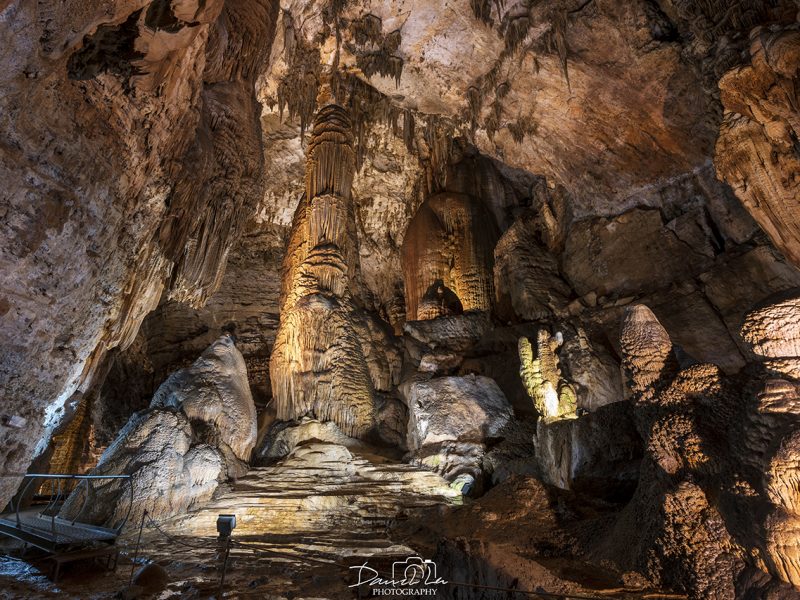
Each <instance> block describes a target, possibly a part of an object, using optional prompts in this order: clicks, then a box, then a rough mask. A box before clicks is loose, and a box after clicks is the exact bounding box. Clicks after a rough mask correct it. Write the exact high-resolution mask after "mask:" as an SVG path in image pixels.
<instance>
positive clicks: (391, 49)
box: [348, 14, 403, 86]
mask: <svg viewBox="0 0 800 600" xmlns="http://www.w3.org/2000/svg"><path fill="white" fill-rule="evenodd" d="M350 31H351V33H352V35H353V39H354V41H355V44H354V45H353V44H351V45H350V46H349V47H348V50H350V52H351V53H352V54H354V55H355V57H356V65H357V66H358V68H359V69H361V71H362V72H363V73H364V75H365V76H366V77H367V78H370V77H372V76H373V75H375V74H378V75H381V76H384V77H392V78H393V79H394V80H395V83H396V85H397V86H399V85H400V77H401V76H402V74H403V59H402V57H400V56H398V55H397V51H398V49H399V48H400V43H401V41H402V35H401V33H400V30H399V29H396V30H394V31H392V32H391V33H389V34H387V35H383V21H382V20H381V19H380V17H376V16H375V15H373V14H368V15H365V16H364V17H362V18H361V19H356V20H354V21H353V22H352V23H351V24H350Z"/></svg>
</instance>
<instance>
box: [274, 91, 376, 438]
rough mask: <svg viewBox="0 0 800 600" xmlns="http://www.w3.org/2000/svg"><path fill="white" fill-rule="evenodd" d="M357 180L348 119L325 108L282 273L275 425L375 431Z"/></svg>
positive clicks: (315, 130)
mask: <svg viewBox="0 0 800 600" xmlns="http://www.w3.org/2000/svg"><path fill="white" fill-rule="evenodd" d="M354 175H355V152H354V149H353V133H352V127H351V122H350V117H349V115H348V114H347V111H345V110H344V109H343V108H342V107H341V106H338V105H336V104H328V105H326V106H323V107H322V108H321V109H320V110H319V112H318V114H317V117H316V119H315V121H314V127H313V131H312V134H311V141H310V143H309V146H308V152H307V159H306V192H305V197H304V198H303V200H302V201H301V202H300V205H299V206H298V208H297V212H296V213H295V216H294V222H293V223H292V233H291V237H290V240H289V247H288V249H287V253H286V259H285V261H284V266H283V289H282V292H281V322H280V325H279V327H278V332H277V336H276V339H275V346H274V348H273V351H272V355H271V357H270V378H271V381H272V392H273V396H274V398H275V401H276V407H277V416H278V419H281V420H291V419H298V418H300V417H303V416H306V415H308V416H312V417H316V418H318V419H320V420H323V421H334V422H335V423H336V424H337V425H338V426H339V428H340V429H341V430H342V431H343V432H344V433H346V434H348V435H351V436H355V437H361V436H363V435H365V434H366V433H367V431H369V430H370V429H371V428H372V426H373V422H374V402H373V397H374V391H373V384H372V381H371V378H370V369H369V367H368V364H367V360H366V359H365V352H364V347H363V343H362V340H361V339H360V338H361V337H362V335H361V331H360V330H361V328H360V327H359V322H358V320H359V316H358V309H357V308H356V306H355V303H354V300H353V292H354V291H355V290H356V289H357V286H358V283H357V281H358V269H359V267H358V242H357V232H356V224H355V212H354V206H353V202H352V198H351V187H352V182H353V176H354Z"/></svg>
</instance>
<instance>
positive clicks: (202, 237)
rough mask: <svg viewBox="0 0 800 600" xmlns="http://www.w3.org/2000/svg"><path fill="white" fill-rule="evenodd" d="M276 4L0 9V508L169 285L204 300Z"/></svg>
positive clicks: (235, 1)
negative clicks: (18, 423)
mask: <svg viewBox="0 0 800 600" xmlns="http://www.w3.org/2000/svg"><path fill="white" fill-rule="evenodd" d="M277 11H278V5H277V3H274V2H270V1H267V0H259V1H257V2H243V1H240V0H215V1H213V2H204V3H196V2H185V3H184V2H182V3H180V5H179V6H178V5H176V8H175V10H173V8H172V5H170V4H169V3H165V2H162V1H160V0H155V1H153V2H127V1H123V0H115V1H113V2H110V3H105V4H102V6H101V5H100V4H97V3H90V4H88V5H87V4H86V3H84V2H80V1H70V2H43V3H37V4H27V3H24V2H3V3H2V5H0V14H2V16H1V17H0V30H2V37H3V39H6V40H8V44H7V45H6V47H5V49H4V51H3V52H2V58H1V59H0V60H2V62H3V68H2V69H0V70H1V71H2V76H0V79H2V84H1V85H2V88H3V90H4V94H3V96H2V99H0V113H2V115H3V116H2V118H0V129H2V132H3V135H2V137H3V139H4V140H6V142H7V143H4V146H3V147H4V150H3V153H4V157H5V158H4V160H3V161H2V164H1V165H0V178H2V180H3V182H5V183H4V189H5V190H6V193H5V195H4V198H3V200H2V209H1V210H2V214H3V215H4V216H3V219H4V227H3V231H2V233H1V234H0V235H1V236H2V243H0V247H2V253H1V254H2V255H1V256H0V273H2V275H1V276H0V277H1V278H2V289H3V290H4V292H3V299H2V300H0V314H2V317H0V318H1V319H2V328H3V332H4V339H7V340H12V339H14V340H16V342H14V343H13V344H11V343H8V344H3V348H2V360H0V363H1V364H0V388H2V396H3V398H4V399H5V401H6V405H5V408H4V412H7V413H8V414H9V416H17V417H19V418H21V419H24V420H25V421H26V423H27V426H26V427H25V428H24V430H18V429H14V428H6V427H3V428H2V431H0V458H1V459H2V462H3V464H4V465H5V469H4V473H6V475H5V476H4V477H3V478H2V479H0V504H4V503H5V502H6V500H7V499H8V498H9V497H10V496H11V494H12V493H13V489H14V488H15V487H16V485H17V481H18V478H14V477H9V475H12V474H19V473H21V472H24V471H25V469H26V468H27V466H28V465H29V464H30V462H31V459H32V458H33V456H34V455H35V454H36V453H38V452H41V451H42V450H43V449H44V448H45V447H46V445H47V443H48V441H49V435H50V432H52V430H53V429H54V428H55V427H57V425H58V424H59V422H60V420H61V419H62V417H63V416H64V415H65V414H69V413H70V412H71V406H73V405H74V404H75V402H74V400H75V399H73V400H70V398H71V397H72V395H73V393H74V392H76V391H78V392H79V393H83V394H85V393H87V392H88V390H89V388H90V386H91V385H92V382H93V379H94V375H95V373H96V372H97V371H98V369H100V368H101V367H102V364H103V359H104V356H105V355H106V352H107V351H108V350H109V349H111V348H114V347H118V346H119V347H125V346H127V345H129V344H130V343H131V342H132V340H133V339H134V337H135V335H136V332H137V329H138V328H139V325H140V323H141V321H142V319H143V318H144V317H145V315H146V314H147V313H148V312H149V311H150V310H152V309H153V308H154V307H155V305H156V304H157V302H158V299H159V297H160V296H161V292H162V289H163V288H164V287H165V286H166V287H169V288H170V290H171V293H172V294H173V295H175V296H176V297H181V298H185V299H187V300H191V301H193V302H197V303H199V302H202V300H203V299H205V298H206V297H207V296H208V295H209V294H210V293H212V292H213V291H214V289H215V287H216V286H217V285H218V284H219V280H220V277H221V274H222V273H223V271H224V266H225V259H226V258H227V253H228V249H229V247H230V245H231V243H232V242H233V240H234V239H235V238H236V236H237V235H238V234H239V232H240V230H241V226H242V225H243V224H244V222H245V221H246V220H247V219H248V218H249V216H250V213H251V212H252V211H254V210H255V204H256V202H257V201H258V199H259V197H260V195H261V187H262V179H261V176H262V165H261V140H260V128H259V123H258V114H259V111H260V108H259V106H258V103H257V102H256V100H255V80H256V77H257V76H258V73H259V69H260V68H261V65H262V63H263V61H264V59H265V58H266V57H267V56H268V54H269V52H270V47H271V44H272V40H273V38H274V26H275V22H276V18H277Z"/></svg>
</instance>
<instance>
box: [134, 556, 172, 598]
mask: <svg viewBox="0 0 800 600" xmlns="http://www.w3.org/2000/svg"><path fill="white" fill-rule="evenodd" d="M168 583H169V574H168V573H167V571H166V569H164V567H162V566H161V565H159V564H157V563H150V564H148V565H145V566H143V567H142V568H141V569H139V570H138V571H137V572H136V575H134V576H133V584H134V585H136V586H138V587H140V588H142V591H143V592H144V593H146V594H158V593H160V592H162V591H164V589H165V588H166V587H167V584H168Z"/></svg>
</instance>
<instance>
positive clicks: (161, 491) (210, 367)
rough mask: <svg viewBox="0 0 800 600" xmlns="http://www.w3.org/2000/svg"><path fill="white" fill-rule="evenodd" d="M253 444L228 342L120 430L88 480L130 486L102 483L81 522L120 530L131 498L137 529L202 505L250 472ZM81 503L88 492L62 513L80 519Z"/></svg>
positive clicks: (80, 492)
mask: <svg viewBox="0 0 800 600" xmlns="http://www.w3.org/2000/svg"><path fill="white" fill-rule="evenodd" d="M255 442H256V414H255V406H254V404H253V398H252V396H251V394H250V386H249V385H248V383H247V369H246V367H245V363H244V358H242V355H241V353H240V352H239V351H238V350H237V349H236V346H235V345H234V342H233V339H232V338H231V337H230V336H223V337H221V338H220V339H219V340H217V341H216V342H214V343H213V344H211V346H209V347H208V349H207V350H206V351H205V352H203V354H202V355H201V356H200V357H199V358H198V359H197V360H196V361H195V362H194V364H193V365H191V366H190V367H187V368H186V369H182V370H180V371H177V372H175V373H173V374H172V375H171V376H170V377H169V378H168V379H167V380H166V381H165V382H164V383H163V384H162V385H161V387H159V389H158V390H157V391H156V393H155V395H154V396H153V401H152V403H151V405H150V408H148V409H147V410H144V411H141V412H138V413H136V414H135V415H133V416H132V417H131V419H130V420H129V421H128V423H127V425H125V427H123V429H122V431H120V433H119V435H118V436H117V438H116V439H115V440H114V442H113V443H112V444H111V445H110V446H109V447H108V448H107V449H106V451H105V452H104V453H103V455H102V456H101V457H100V462H99V463H98V464H97V467H95V468H94V469H93V470H92V471H91V474H95V475H117V474H127V475H131V480H130V483H128V482H127V481H121V480H109V481H106V482H104V483H102V484H98V485H97V486H96V487H95V488H94V489H95V490H96V492H97V496H96V497H94V498H91V501H90V502H89V503H88V504H87V507H86V511H85V512H83V513H82V514H80V519H81V520H84V521H88V522H93V523H107V524H111V525H114V526H117V525H119V524H120V523H121V522H122V520H123V519H124V518H125V516H126V514H127V512H128V507H129V502H130V500H129V498H131V496H132V497H133V508H132V510H131V518H132V519H133V520H132V521H130V523H136V522H138V518H139V517H140V516H141V514H142V512H143V511H144V510H147V511H148V513H149V514H150V516H151V517H152V518H153V519H157V520H158V519H165V518H168V517H171V516H174V515H176V514H180V513H181V512H183V511H186V510H188V509H191V508H193V507H197V506H200V505H202V504H203V503H205V502H206V501H208V500H209V499H210V498H211V495H212V494H213V493H214V491H215V490H216V489H217V486H218V485H219V483H221V482H223V481H225V480H227V479H228V478H230V477H238V476H240V475H242V474H244V473H245V472H246V470H247V462H249V460H250V453H251V451H252V450H253V446H254V445H255ZM131 486H132V488H133V489H132V490H131ZM84 499H85V489H84V488H78V489H77V490H76V491H75V492H74V493H73V494H72V495H71V496H70V497H69V498H68V500H67V502H66V504H65V505H64V508H63V510H62V514H63V515H64V516H66V517H69V518H76V517H77V516H78V515H79V511H80V510H81V506H82V504H83V501H84Z"/></svg>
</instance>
